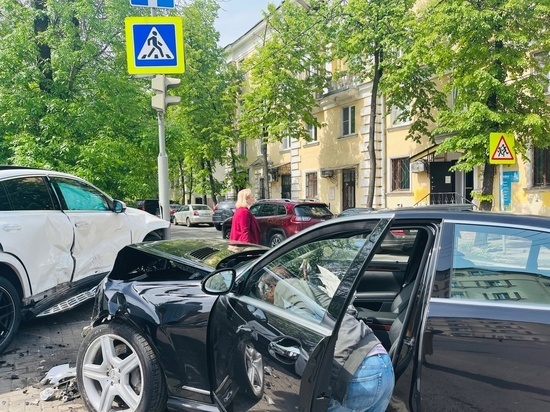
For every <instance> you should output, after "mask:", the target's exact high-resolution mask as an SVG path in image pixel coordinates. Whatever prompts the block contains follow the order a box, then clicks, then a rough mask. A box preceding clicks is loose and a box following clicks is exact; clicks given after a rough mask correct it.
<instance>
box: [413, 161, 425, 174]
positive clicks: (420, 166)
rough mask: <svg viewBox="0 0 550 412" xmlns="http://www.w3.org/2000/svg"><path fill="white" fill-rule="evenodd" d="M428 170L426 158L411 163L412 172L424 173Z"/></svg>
mask: <svg viewBox="0 0 550 412" xmlns="http://www.w3.org/2000/svg"><path fill="white" fill-rule="evenodd" d="M425 171H426V162H425V161H424V160H416V161H414V162H412V163H411V172H413V173H422V172H425Z"/></svg>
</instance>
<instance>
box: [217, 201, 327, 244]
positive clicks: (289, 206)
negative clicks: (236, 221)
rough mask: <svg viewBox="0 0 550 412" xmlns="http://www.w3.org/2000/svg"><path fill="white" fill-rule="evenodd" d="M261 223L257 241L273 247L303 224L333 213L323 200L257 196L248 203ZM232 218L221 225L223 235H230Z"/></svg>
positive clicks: (224, 236) (316, 220) (317, 220)
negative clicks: (254, 201) (264, 198)
mask: <svg viewBox="0 0 550 412" xmlns="http://www.w3.org/2000/svg"><path fill="white" fill-rule="evenodd" d="M250 212H251V213H252V214H253V215H254V216H256V219H258V223H259V225H260V236H261V239H260V242H261V243H262V245H267V246H270V247H273V246H275V245H277V244H279V243H281V242H282V241H283V240H285V239H286V238H287V237H290V236H292V235H294V234H296V233H298V232H299V231H300V230H303V229H305V228H306V227H310V226H313V225H314V224H316V223H319V222H322V221H324V220H328V219H332V217H333V216H334V215H333V214H332V212H331V211H330V210H329V208H328V206H327V205H326V204H325V203H320V202H310V201H296V200H289V199H280V200H279V199H268V200H260V201H258V202H256V203H254V204H253V205H252V206H251V207H250ZM232 220H233V219H232V218H230V219H227V220H226V221H225V222H223V225H222V235H223V238H224V239H229V233H230V232H231V222H232Z"/></svg>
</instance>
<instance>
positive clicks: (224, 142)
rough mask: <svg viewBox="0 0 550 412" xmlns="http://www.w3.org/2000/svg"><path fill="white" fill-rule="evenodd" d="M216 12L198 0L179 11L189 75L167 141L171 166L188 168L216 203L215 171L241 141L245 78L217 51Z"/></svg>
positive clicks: (210, 2)
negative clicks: (238, 119)
mask: <svg viewBox="0 0 550 412" xmlns="http://www.w3.org/2000/svg"><path fill="white" fill-rule="evenodd" d="M218 8H219V5H218V3H217V2H216V1H215V0H195V1H193V2H192V3H189V4H188V5H187V6H186V7H184V8H183V9H182V10H181V13H182V14H183V17H184V25H185V56H186V71H185V73H184V75H183V76H182V83H181V86H180V87H178V88H177V89H176V90H175V93H177V94H178V95H179V96H181V104H180V105H178V106H176V107H174V108H173V109H171V112H170V114H169V115H170V120H171V123H172V127H171V128H170V133H171V134H173V138H171V139H170V141H167V144H168V145H169V146H168V147H169V149H170V151H171V153H172V154H173V162H179V161H181V162H182V163H183V164H184V165H185V170H186V171H187V173H186V175H187V176H186V177H187V180H188V183H189V184H192V185H193V186H194V188H195V189H194V190H195V192H197V193H210V194H211V195H212V197H213V198H214V199H215V196H216V195H217V194H220V193H221V192H222V191H223V190H224V188H223V186H222V185H221V184H220V182H216V181H215V180H214V179H213V169H214V167H215V166H216V164H226V163H229V159H228V158H227V153H228V151H229V149H230V148H233V147H235V145H236V144H237V141H238V134H237V132H236V130H235V126H234V124H235V119H234V117H235V115H234V113H235V110H236V102H237V92H238V90H239V89H238V84H239V81H240V79H241V75H240V73H238V72H237V71H236V70H235V68H234V67H232V66H227V65H226V64H225V60H224V57H223V50H222V49H221V48H220V47H218V46H217V40H218V38H219V34H218V33H217V32H216V30H215V29H214V20H215V18H216V16H217V11H218ZM190 179H191V180H192V182H191V181H190Z"/></svg>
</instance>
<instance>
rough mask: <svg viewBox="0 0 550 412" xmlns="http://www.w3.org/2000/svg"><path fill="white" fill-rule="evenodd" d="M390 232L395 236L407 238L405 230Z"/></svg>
mask: <svg viewBox="0 0 550 412" xmlns="http://www.w3.org/2000/svg"><path fill="white" fill-rule="evenodd" d="M390 232H392V234H393V235H395V236H405V231H404V230H403V229H398V230H390Z"/></svg>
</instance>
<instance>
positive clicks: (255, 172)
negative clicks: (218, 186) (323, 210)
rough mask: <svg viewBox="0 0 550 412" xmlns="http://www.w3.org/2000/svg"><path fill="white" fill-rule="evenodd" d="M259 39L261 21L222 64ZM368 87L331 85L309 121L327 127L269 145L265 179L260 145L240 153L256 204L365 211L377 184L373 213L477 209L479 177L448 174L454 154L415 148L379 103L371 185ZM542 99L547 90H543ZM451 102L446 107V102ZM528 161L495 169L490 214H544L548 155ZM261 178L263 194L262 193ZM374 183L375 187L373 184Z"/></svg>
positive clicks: (403, 126) (549, 211) (240, 57)
mask: <svg viewBox="0 0 550 412" xmlns="http://www.w3.org/2000/svg"><path fill="white" fill-rule="evenodd" d="M264 35H265V24H264V22H263V21H262V22H259V23H258V24H257V25H256V26H254V27H253V28H251V29H250V30H249V31H248V32H247V33H245V34H244V35H243V36H241V37H240V38H239V39H237V40H236V41H235V42H234V43H232V44H230V45H228V46H227V47H226V48H225V50H226V53H227V61H228V62H234V63H236V64H238V65H239V64H242V62H243V61H244V60H245V59H246V58H247V56H249V55H250V54H251V53H252V52H253V51H254V50H255V48H256V47H259V46H260V45H261V42H262V40H263V36H264ZM370 90H371V83H359V82H357V81H356V79H355V78H353V77H347V78H343V79H340V80H339V81H337V82H334V83H333V84H332V85H331V87H330V88H329V89H327V90H325V91H324V93H323V94H322V95H320V96H318V106H317V107H316V108H315V109H314V114H315V115H316V116H317V119H318V120H319V122H320V123H321V124H324V125H325V127H322V128H320V129H312V130H310V133H311V137H312V140H311V142H306V141H291V140H289V139H286V140H283V142H281V143H271V144H268V146H267V157H268V168H269V173H268V175H267V176H264V175H263V169H264V168H263V158H262V151H261V145H260V143H259V141H258V140H249V141H248V142H247V143H246V144H242V145H241V147H240V148H239V152H240V154H243V155H246V158H247V161H246V165H244V166H246V167H248V169H249V182H250V184H251V186H252V188H253V189H254V191H255V194H256V197H257V198H292V199H317V200H320V201H322V202H325V203H327V204H328V205H329V207H330V209H331V210H332V212H333V213H340V212H341V211H343V210H345V209H348V208H351V207H365V206H366V205H367V194H368V189H369V185H371V184H374V185H375V196H374V202H373V207H374V208H376V209H380V208H394V207H402V206H415V205H426V204H448V203H469V202H473V203H474V204H476V203H478V202H477V201H476V200H475V198H474V197H472V191H475V190H480V188H481V184H482V173H483V170H482V169H481V168H479V167H476V168H474V170H473V171H471V172H468V173H464V172H460V171H453V172H451V171H449V169H450V168H451V167H452V166H453V165H454V164H455V163H456V161H457V159H458V158H459V157H460V153H446V154H437V153H436V150H437V145H438V144H439V143H441V142H442V141H443V140H444V139H445V138H446V136H438V137H437V138H436V144H432V143H429V142H428V141H427V139H426V142H424V143H422V144H418V143H415V142H413V141H412V140H407V139H406V138H405V137H406V135H407V132H408V128H409V125H410V123H408V122H397V121H396V120H395V119H396V118H397V117H398V114H399V113H398V112H397V111H396V110H394V109H393V108H391V107H386V105H385V101H384V98H383V96H381V97H380V98H379V99H378V102H379V105H378V107H377V117H376V125H375V130H376V138H375V151H376V164H377V166H376V178H375V179H372V175H371V170H370V162H369V152H368V131H369V121H370V106H369V105H370V97H371V93H370ZM547 92H548V90H547ZM451 103H452V102H451ZM529 158H530V161H527V159H522V158H521V157H520V156H518V158H517V163H516V164H514V165H505V166H497V173H496V174H495V182H494V193H493V196H494V201H493V210H496V211H498V210H503V211H510V212H513V213H523V214H536V215H550V149H533V150H531V153H529ZM263 179H268V182H269V191H268V193H264V190H263ZM373 180H374V181H373Z"/></svg>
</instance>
